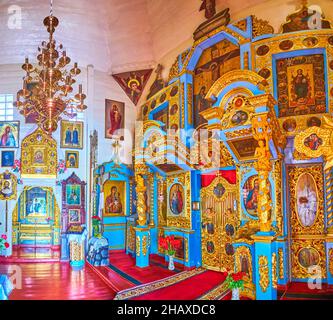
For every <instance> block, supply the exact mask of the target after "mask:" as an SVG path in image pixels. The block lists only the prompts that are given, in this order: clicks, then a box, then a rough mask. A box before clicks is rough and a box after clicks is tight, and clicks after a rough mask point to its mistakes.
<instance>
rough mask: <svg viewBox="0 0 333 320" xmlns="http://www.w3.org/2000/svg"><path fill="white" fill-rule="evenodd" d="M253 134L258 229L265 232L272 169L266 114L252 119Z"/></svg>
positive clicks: (269, 213) (268, 224) (268, 225)
mask: <svg viewBox="0 0 333 320" xmlns="http://www.w3.org/2000/svg"><path fill="white" fill-rule="evenodd" d="M252 128H253V136H254V138H255V139H256V140H257V141H258V147H257V148H256V151H255V157H256V158H257V163H256V170H257V172H258V177H259V195H258V217H259V222H260V231H263V232H267V231H270V230H271V223H272V202H271V195H270V183H269V180H268V177H269V174H270V172H271V170H272V164H271V161H270V158H271V154H270V151H269V140H270V139H271V135H272V131H271V130H269V123H268V121H267V114H265V115H261V116H260V119H259V117H254V118H253V119H252Z"/></svg>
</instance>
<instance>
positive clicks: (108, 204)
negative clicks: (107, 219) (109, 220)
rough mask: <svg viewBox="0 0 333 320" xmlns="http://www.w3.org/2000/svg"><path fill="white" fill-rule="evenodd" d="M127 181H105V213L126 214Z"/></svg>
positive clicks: (111, 214) (109, 214)
mask: <svg viewBox="0 0 333 320" xmlns="http://www.w3.org/2000/svg"><path fill="white" fill-rule="evenodd" d="M125 188H126V187H125V182H124V181H111V180H108V181H106V182H105V183H104V186H103V189H104V215H105V216H114V215H123V214H125V212H126V211H125V209H126V208H125V197H126V190H125Z"/></svg>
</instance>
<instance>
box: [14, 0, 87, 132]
mask: <svg viewBox="0 0 333 320" xmlns="http://www.w3.org/2000/svg"><path fill="white" fill-rule="evenodd" d="M58 25H59V20H58V19H57V18H56V17H55V16H53V11H52V0H51V11H50V15H49V16H48V17H46V18H45V19H44V26H45V27H46V28H47V32H48V33H49V39H48V41H43V42H42V43H41V46H40V47H38V52H39V53H38V55H37V62H38V63H37V65H36V66H33V65H32V64H31V63H30V62H29V59H28V58H25V63H24V64H23V65H22V69H23V70H24V71H25V72H26V75H25V76H24V77H23V88H22V89H21V90H20V91H18V92H17V101H16V103H15V105H16V107H17V108H18V110H19V112H20V113H21V114H22V115H24V116H25V117H27V116H29V115H34V116H35V117H36V121H37V123H38V125H39V126H40V127H41V128H42V129H43V130H44V131H45V132H47V133H48V134H52V133H53V132H54V131H56V130H57V128H58V122H59V121H60V120H61V116H62V115H66V116H69V117H71V116H72V115H73V111H77V112H82V111H83V110H85V109H87V106H86V105H85V104H84V100H85V98H86V95H85V94H84V93H83V92H82V84H80V85H79V90H78V93H76V94H75V95H74V94H73V90H74V89H73V85H74V84H75V83H76V80H75V79H74V78H75V77H77V76H78V75H79V74H80V73H81V70H80V69H79V68H78V64H77V63H74V66H73V67H72V68H71V69H70V68H69V67H68V65H69V64H70V62H71V59H70V58H69V57H68V56H67V54H66V50H64V48H63V46H62V44H57V43H56V41H55V39H54V37H53V34H54V32H55V29H56V27H57V26H58ZM66 67H68V68H66Z"/></svg>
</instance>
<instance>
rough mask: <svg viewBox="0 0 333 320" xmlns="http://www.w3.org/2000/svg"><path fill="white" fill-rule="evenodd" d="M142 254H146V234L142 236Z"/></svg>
mask: <svg viewBox="0 0 333 320" xmlns="http://www.w3.org/2000/svg"><path fill="white" fill-rule="evenodd" d="M142 254H143V255H144V256H146V255H147V236H143V237H142Z"/></svg>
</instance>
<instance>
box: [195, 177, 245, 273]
mask: <svg viewBox="0 0 333 320" xmlns="http://www.w3.org/2000/svg"><path fill="white" fill-rule="evenodd" d="M214 191H215V192H214ZM220 195H221V196H220ZM236 195H237V185H235V184H234V185H233V184H230V183H229V182H228V181H227V180H226V179H224V178H223V177H222V176H220V175H219V174H218V175H217V177H216V178H215V179H214V180H213V181H212V183H211V184H210V185H209V186H207V187H205V188H202V189H201V192H200V197H201V215H202V218H201V221H202V226H203V229H202V233H201V235H202V241H201V252H202V263H203V266H205V267H206V268H209V269H212V270H226V269H229V270H231V269H233V266H234V255H233V254H232V252H231V254H230V252H229V254H228V253H227V251H226V244H228V245H229V246H232V243H233V239H234V235H235V233H236V229H237V227H238V224H239V221H238V218H237V214H236V213H235V212H234V203H235V201H236V197H237V196H236ZM227 224H229V225H230V226H231V227H232V228H233V230H234V233H233V234H232V235H231V234H230V233H228V234H227V232H226V225H227Z"/></svg>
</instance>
